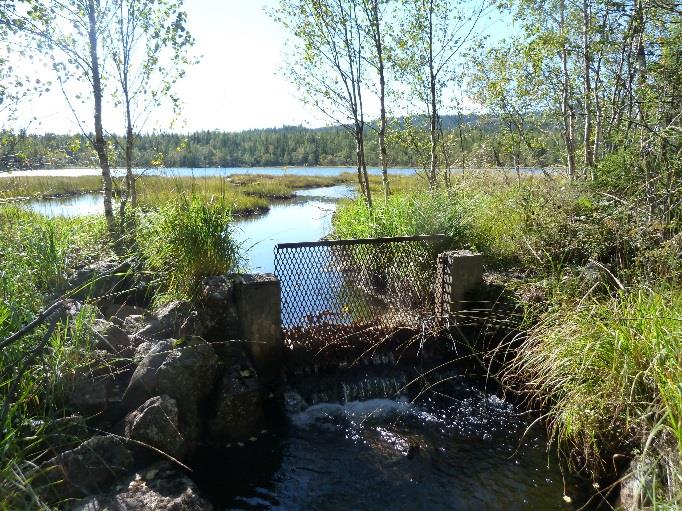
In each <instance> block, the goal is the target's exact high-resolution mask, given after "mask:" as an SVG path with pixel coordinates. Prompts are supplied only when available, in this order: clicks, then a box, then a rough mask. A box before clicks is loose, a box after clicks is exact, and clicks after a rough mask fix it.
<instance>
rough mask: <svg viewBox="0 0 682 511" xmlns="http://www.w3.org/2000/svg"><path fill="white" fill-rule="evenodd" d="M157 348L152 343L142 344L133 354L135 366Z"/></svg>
mask: <svg viewBox="0 0 682 511" xmlns="http://www.w3.org/2000/svg"><path fill="white" fill-rule="evenodd" d="M154 346H156V344H154V343H153V342H152V341H145V342H141V343H140V344H139V345H137V347H136V348H135V353H134V354H133V362H134V363H135V364H139V363H140V362H142V360H144V357H146V356H147V355H148V354H149V352H150V351H151V350H152V349H153V348H154Z"/></svg>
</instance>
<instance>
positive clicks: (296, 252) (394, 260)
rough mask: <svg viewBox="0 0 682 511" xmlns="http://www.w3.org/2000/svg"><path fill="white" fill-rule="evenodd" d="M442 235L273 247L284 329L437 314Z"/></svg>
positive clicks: (392, 322)
mask: <svg viewBox="0 0 682 511" xmlns="http://www.w3.org/2000/svg"><path fill="white" fill-rule="evenodd" d="M447 239H448V238H447V237H446V236H443V235H434V236H404V237H391V238H369V239H349V240H327V241H315V242H303V243H280V244H279V245H277V246H276V247H275V274H276V275H277V277H278V278H279V280H280V284H281V290H282V326H283V328H284V329H285V332H286V330H287V329H294V328H309V327H315V326H319V325H323V324H324V325H334V324H335V325H345V326H353V325H358V326H360V325H367V324H377V325H382V326H389V327H393V328H399V327H402V326H405V327H414V326H416V325H417V324H418V321H419V318H420V317H424V316H432V315H433V314H434V291H435V290H434V282H435V275H436V260H437V257H438V252H439V250H440V249H442V248H443V246H444V245H445V243H446V242H447Z"/></svg>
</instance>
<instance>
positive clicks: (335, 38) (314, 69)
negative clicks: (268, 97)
mask: <svg viewBox="0 0 682 511" xmlns="http://www.w3.org/2000/svg"><path fill="white" fill-rule="evenodd" d="M360 2H361V0H281V1H280V4H279V7H278V9H276V10H275V11H274V12H273V13H272V16H273V18H274V19H275V20H276V21H278V22H279V23H281V24H282V25H283V26H284V27H285V28H286V29H287V30H288V31H289V33H290V34H291V35H292V36H293V38H294V39H293V44H294V46H293V49H292V50H291V51H290V53H289V55H288V58H289V64H290V67H289V72H288V75H289V77H290V78H291V80H292V81H293V82H294V83H295V84H296V85H297V87H298V90H299V92H300V93H301V99H302V100H303V101H304V102H305V103H306V104H310V105H313V106H314V107H315V108H317V109H318V110H319V111H320V112H321V113H322V114H323V115H324V116H326V117H327V118H328V119H329V120H330V121H331V122H332V123H334V124H337V125H340V126H343V128H345V130H346V131H347V132H348V133H349V134H350V135H351V136H352V137H353V139H354V141H355V147H356V166H357V177H358V183H359V185H360V190H361V192H362V195H363V196H364V197H365V200H366V201H367V204H368V205H369V206H370V207H371V205H372V195H371V191H370V187H369V178H368V176H367V163H366V161H365V106H364V98H363V96H364V94H365V91H366V89H365V84H366V80H367V71H366V62H367V54H366V50H367V49H366V40H365V37H364V35H365V28H364V27H363V25H362V20H361V9H362V5H361V4H360Z"/></svg>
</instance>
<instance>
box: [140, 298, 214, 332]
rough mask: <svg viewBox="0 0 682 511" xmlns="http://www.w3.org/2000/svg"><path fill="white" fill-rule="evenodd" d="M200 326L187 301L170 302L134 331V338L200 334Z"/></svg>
mask: <svg viewBox="0 0 682 511" xmlns="http://www.w3.org/2000/svg"><path fill="white" fill-rule="evenodd" d="M200 335H201V328H200V324H199V322H198V321H197V320H196V314H195V313H193V311H192V305H191V304H190V303H189V302H184V301H175V302H171V303H169V304H167V305H165V306H164V307H162V308H161V309H159V310H158V311H157V312H156V314H155V315H154V316H153V317H152V318H151V319H150V320H149V321H148V322H147V323H146V324H145V325H144V326H142V328H140V329H139V330H137V331H136V332H135V338H136V339H140V340H142V341H149V340H161V339H169V338H173V339H182V338H185V337H192V336H200Z"/></svg>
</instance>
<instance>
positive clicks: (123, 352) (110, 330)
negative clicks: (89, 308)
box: [92, 319, 132, 357]
mask: <svg viewBox="0 0 682 511" xmlns="http://www.w3.org/2000/svg"><path fill="white" fill-rule="evenodd" d="M92 330H93V331H94V332H95V335H96V336H97V343H96V345H95V346H96V347H97V348H98V349H104V350H109V351H110V352H111V353H113V354H116V355H119V356H121V357H129V356H130V355H131V354H132V345H131V343H130V337H129V336H128V334H127V333H125V332H124V331H123V330H122V329H121V328H120V327H118V326H116V325H114V324H113V323H111V322H109V321H105V320H103V319H96V320H95V321H94V322H93V324H92Z"/></svg>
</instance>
